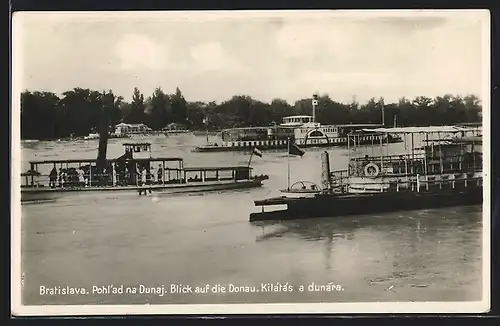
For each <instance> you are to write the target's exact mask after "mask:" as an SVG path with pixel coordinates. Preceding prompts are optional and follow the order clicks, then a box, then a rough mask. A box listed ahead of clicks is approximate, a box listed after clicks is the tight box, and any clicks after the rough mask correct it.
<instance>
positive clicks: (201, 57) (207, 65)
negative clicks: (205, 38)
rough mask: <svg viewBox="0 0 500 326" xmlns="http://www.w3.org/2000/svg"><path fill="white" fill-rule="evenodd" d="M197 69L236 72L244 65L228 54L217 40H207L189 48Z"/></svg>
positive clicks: (243, 68)
mask: <svg viewBox="0 0 500 326" xmlns="http://www.w3.org/2000/svg"><path fill="white" fill-rule="evenodd" d="M189 53H190V55H191V57H192V58H193V59H194V61H195V64H196V66H197V67H195V68H197V69H199V70H200V71H213V70H217V71H224V72H237V71H243V70H245V67H244V66H243V65H242V64H241V63H240V62H239V61H238V60H236V58H234V57H232V56H230V55H229V54H228V53H227V52H226V50H225V49H224V48H223V47H222V45H221V44H220V43H219V42H207V43H202V44H199V45H196V46H194V47H192V48H191V49H190V50H189Z"/></svg>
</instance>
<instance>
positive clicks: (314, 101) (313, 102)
mask: <svg viewBox="0 0 500 326" xmlns="http://www.w3.org/2000/svg"><path fill="white" fill-rule="evenodd" d="M317 106H318V94H314V95H313V99H312V107H313V112H312V115H313V121H312V122H316V107H317Z"/></svg>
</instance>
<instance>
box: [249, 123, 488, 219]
mask: <svg viewBox="0 0 500 326" xmlns="http://www.w3.org/2000/svg"><path fill="white" fill-rule="evenodd" d="M373 131H376V132H389V131H390V132H400V133H403V134H405V135H411V138H412V139H413V136H414V134H416V133H418V134H422V135H424V136H425V140H424V141H423V146H421V147H420V146H415V145H414V144H413V141H412V145H411V148H410V150H409V152H406V153H404V154H400V155H384V154H383V151H382V149H381V150H380V155H377V156H370V155H364V156H362V155H361V156H360V155H356V156H354V157H349V164H348V168H347V170H342V171H334V172H330V167H329V155H328V153H327V152H326V151H325V152H324V153H322V185H321V187H320V186H318V185H316V184H314V183H312V186H311V188H310V189H309V191H307V189H308V188H306V189H304V187H306V185H305V184H301V183H300V182H299V183H295V185H299V186H301V187H296V188H295V189H294V188H293V187H290V188H288V189H285V190H283V191H282V193H283V196H281V197H275V198H269V199H264V200H257V201H255V202H254V203H255V205H256V206H261V207H262V211H261V212H258V213H252V214H251V215H250V221H259V220H284V219H297V218H312V217H335V216H347V215H363V214H377V213H382V212H394V211H404V210H416V209H427V208H439V207H450V206H462V205H479V204H481V203H482V201H483V158H482V137H481V136H480V135H478V134H476V135H473V136H464V135H463V133H464V130H463V129H461V128H454V127H436V128H434V127H429V128H418V130H417V129H411V128H410V129H408V128H400V129H398V130H394V128H391V129H390V130H386V129H382V128H377V129H375V130H373ZM443 132H445V133H448V134H449V133H452V134H455V135H456V136H457V134H458V137H451V138H442V137H440V135H439V134H442V133H443ZM435 133H437V134H438V137H437V138H433V139H429V135H431V134H435ZM353 137H355V136H353ZM405 139H406V138H405ZM301 192H308V194H307V195H302V196H301ZM266 206H287V209H285V210H277V211H271V212H265V210H264V207H266Z"/></svg>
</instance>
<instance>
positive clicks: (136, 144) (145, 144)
mask: <svg viewBox="0 0 500 326" xmlns="http://www.w3.org/2000/svg"><path fill="white" fill-rule="evenodd" d="M122 145H123V146H151V143H123V144H122Z"/></svg>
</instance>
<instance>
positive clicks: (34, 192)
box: [21, 176, 268, 203]
mask: <svg viewBox="0 0 500 326" xmlns="http://www.w3.org/2000/svg"><path fill="white" fill-rule="evenodd" d="M267 179H268V177H266V176H264V177H261V178H255V179H251V180H240V181H236V182H235V181H206V182H196V183H195V182H192V183H184V184H168V185H167V184H165V185H144V186H115V187H79V188H77V187H75V188H25V189H22V190H21V203H27V202H34V201H45V200H54V199H57V198H60V197H62V196H63V195H69V194H76V193H88V192H110V191H112V192H136V193H138V194H144V195H146V194H154V193H157V194H159V195H161V194H165V195H166V194H177V193H190V192H205V191H206V192H209V191H221V190H235V189H247V188H255V187H261V186H262V182H263V181H264V180H267Z"/></svg>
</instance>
